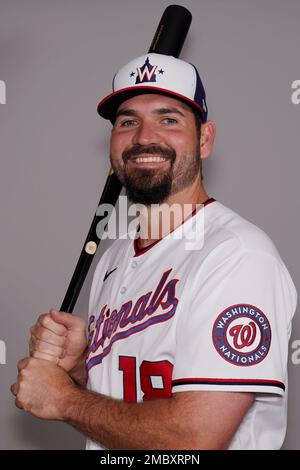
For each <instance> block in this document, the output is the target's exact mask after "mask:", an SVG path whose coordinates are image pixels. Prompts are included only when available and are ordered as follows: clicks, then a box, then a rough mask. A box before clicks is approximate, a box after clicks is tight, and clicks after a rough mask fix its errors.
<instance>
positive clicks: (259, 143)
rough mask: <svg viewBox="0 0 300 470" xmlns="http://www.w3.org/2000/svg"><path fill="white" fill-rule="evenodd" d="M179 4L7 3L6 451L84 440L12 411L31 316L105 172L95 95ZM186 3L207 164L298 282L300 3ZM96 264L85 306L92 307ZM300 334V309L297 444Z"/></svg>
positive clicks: (59, 276)
mask: <svg viewBox="0 0 300 470" xmlns="http://www.w3.org/2000/svg"><path fill="white" fill-rule="evenodd" d="M170 3H172V2H170V1H158V0H151V1H150V2H149V1H146V0H109V1H104V0H97V1H96V0H61V1H58V0H52V1H51V2H49V1H47V0H0V80H2V81H3V82H4V83H5V84H6V104H4V96H3V92H4V87H3V86H2V87H1V90H2V99H1V95H0V103H1V104H0V149H1V172H0V208H1V209H0V210H1V212H0V214H1V243H0V260H1V272H0V289H1V295H0V315H1V323H0V326H1V329H0V339H1V340H2V343H1V351H2V354H1V356H2V358H1V362H2V363H3V362H6V364H1V365H0V374H1V410H0V420H1V434H0V440H1V444H0V447H1V448H2V449H77V448H82V447H83V446H84V438H83V437H82V436H81V435H79V433H77V432H75V431H74V430H73V429H71V428H69V427H68V426H67V425H62V424H60V423H55V422H50V423H48V422H43V421H41V420H37V419H35V418H32V417H30V416H29V415H27V414H25V413H24V412H22V411H20V410H18V409H17V408H15V407H14V399H13V397H12V396H11V394H10V391H9V387H10V384H11V383H12V382H14V380H15V377H16V363H17V361H18V360H19V359H20V358H21V357H24V356H25V355H27V342H28V330H29V327H30V326H31V325H32V324H33V323H34V322H35V320H36V318H37V315H38V314H39V313H42V312H46V311H48V310H49V308H50V307H56V308H59V306H60V303H61V301H62V298H63V296H64V293H65V290H66V287H67V285H68V282H69V279H70V276H71V274H72V272H73V269H74V266H75V263H76V261H77V257H78V255H79V252H80V250H81V247H82V244H83V241H84V239H85V236H86V232H87V229H88V227H89V225H90V221H91V218H92V215H93V213H94V211H95V209H96V206H97V203H98V199H99V196H100V193H101V191H102V188H103V186H104V183H105V180H106V175H107V171H108V169H109V167H110V165H109V160H108V142H109V130H110V124H109V123H107V122H106V121H103V120H102V119H101V118H100V117H99V116H98V115H97V114H96V105H97V102H98V100H99V98H101V97H102V96H104V95H105V94H106V93H107V92H108V91H110V86H111V80H112V76H113V74H114V72H115V71H116V69H118V68H119V67H120V66H122V65H124V64H125V63H126V62H127V61H129V60H130V59H132V58H133V57H135V56H138V55H140V54H143V53H144V52H145V51H146V50H147V48H148V46H149V42H150V40H151V38H152V36H153V33H154V30H155V29H156V26H157V22H158V20H159V18H160V15H161V14H162V12H163V10H164V8H165V7H166V6H167V5H168V4H170ZM177 3H178V4H182V5H184V6H186V7H187V8H189V9H190V10H191V12H192V14H193V23H192V27H191V30H190V33H189V36H188V39H187V41H186V44H185V46H184V49H183V51H182V54H181V57H182V58H183V59H186V60H187V61H191V62H194V63H195V64H197V65H198V67H199V69H200V71H201V73H202V77H203V81H204V83H205V86H206V90H207V97H208V98H207V101H208V108H209V117H210V118H211V119H213V120H214V121H215V122H216V125H217V140H216V144H215V149H214V153H213V156H212V158H210V159H209V160H208V161H206V162H205V165H204V177H205V185H206V188H207V190H208V193H209V195H210V196H213V197H215V198H216V199H218V200H219V201H220V202H222V203H223V204H225V205H228V206H229V207H231V208H232V209H233V210H235V211H237V212H238V213H240V214H241V215H243V216H244V217H246V218H248V219H249V220H250V221H252V222H253V223H255V224H257V225H258V226H260V227H261V228H262V229H263V230H265V231H266V232H267V233H268V234H269V235H270V236H271V238H272V239H273V241H274V242H275V244H276V246H277V247H278V249H279V251H280V253H281V256H282V258H283V259H284V261H285V263H286V265H287V267H288V269H289V271H290V273H291V275H292V277H293V280H294V282H295V284H296V287H297V289H298V290H300V282H299V275H300V259H299V248H298V243H299V236H300V234H299V183H298V178H299V172H300V161H299V123H300V104H299V105H298V104H297V101H299V100H294V101H295V103H293V102H292V99H291V97H292V93H293V90H292V83H293V82H294V81H295V80H300V70H299V51H300V37H299V24H300V2H299V0H286V1H285V2H282V0H251V1H250V0H202V1H199V0H190V1H188V0H186V1H184V2H181V1H177ZM108 243H109V242H105V243H103V245H102V246H101V249H100V252H99V254H97V259H96V260H95V262H96V261H97V260H98V259H99V257H100V255H101V253H103V251H104V250H105V249H106V248H107V246H108ZM95 262H94V263H93V266H92V270H91V271H93V270H94V267H95ZM91 274H92V272H91V273H90V275H89V277H88V279H87V282H86V284H85V286H84V289H83V291H82V294H81V296H80V299H79V301H78V304H77V306H76V309H75V311H76V313H78V314H80V315H82V316H83V317H86V315H87V308H88V293H89V287H90V283H91ZM299 338H300V320H299V314H297V313H296V316H295V320H294V330H293V334H292V339H291V346H290V359H289V369H290V383H289V385H290V390H289V394H290V401H289V425H288V432H287V437H286V442H285V448H286V449H292V448H296V449H299V448H300V407H299V405H298V395H299V393H298V389H299V386H300V366H299V365H298V364H297V363H298V362H300V359H299V358H300V354H299V353H298V352H297V351H298V349H300V345H299V342H297V340H298V339H299ZM4 346H6V351H5V349H4ZM293 346H294V348H298V349H293ZM5 352H6V357H5Z"/></svg>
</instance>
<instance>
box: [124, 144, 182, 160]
mask: <svg viewBox="0 0 300 470" xmlns="http://www.w3.org/2000/svg"><path fill="white" fill-rule="evenodd" d="M145 154H148V155H161V156H162V157H165V158H168V159H169V160H171V162H174V160H175V158H176V152H175V150H174V149H170V148H166V149H164V148H162V147H160V146H159V145H135V146H134V147H131V148H130V149H128V150H124V152H123V153H122V157H123V160H124V162H125V163H127V162H128V160H130V159H131V158H133V157H138V156H139V155H145Z"/></svg>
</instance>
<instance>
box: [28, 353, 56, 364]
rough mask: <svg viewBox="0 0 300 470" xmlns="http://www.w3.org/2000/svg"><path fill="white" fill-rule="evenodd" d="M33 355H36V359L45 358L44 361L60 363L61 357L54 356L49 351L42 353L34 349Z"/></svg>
mask: <svg viewBox="0 0 300 470" xmlns="http://www.w3.org/2000/svg"><path fill="white" fill-rule="evenodd" d="M31 356H32V357H35V358H36V359H43V360H44V361H49V362H54V364H58V362H59V359H60V358H59V357H57V356H53V355H51V354H47V353H42V352H40V351H33V352H32V354H31Z"/></svg>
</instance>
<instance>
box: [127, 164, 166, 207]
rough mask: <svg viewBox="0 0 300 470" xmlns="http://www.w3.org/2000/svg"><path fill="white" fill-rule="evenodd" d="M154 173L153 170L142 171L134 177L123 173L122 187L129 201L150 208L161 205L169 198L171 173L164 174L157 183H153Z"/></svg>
mask: <svg viewBox="0 0 300 470" xmlns="http://www.w3.org/2000/svg"><path fill="white" fill-rule="evenodd" d="M155 173H156V171H155V170H142V171H141V172H140V174H139V175H136V176H134V177H131V176H129V175H128V173H125V176H124V186H125V188H126V194H127V196H128V199H129V201H131V202H132V203H134V204H144V205H145V206H150V205H151V204H162V203H163V202H164V201H165V200H166V199H167V198H168V197H169V195H170V193H171V187H172V175H171V172H170V173H167V174H164V175H163V176H162V178H161V179H160V180H159V181H157V182H153V177H154V176H155Z"/></svg>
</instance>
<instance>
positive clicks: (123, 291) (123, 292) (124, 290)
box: [120, 286, 127, 294]
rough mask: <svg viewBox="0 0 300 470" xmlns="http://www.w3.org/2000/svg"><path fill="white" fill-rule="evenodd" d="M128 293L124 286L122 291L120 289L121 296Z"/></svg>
mask: <svg viewBox="0 0 300 470" xmlns="http://www.w3.org/2000/svg"><path fill="white" fill-rule="evenodd" d="M126 291H127V289H126V287H125V286H123V287H121V289H120V294H125V292H126Z"/></svg>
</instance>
